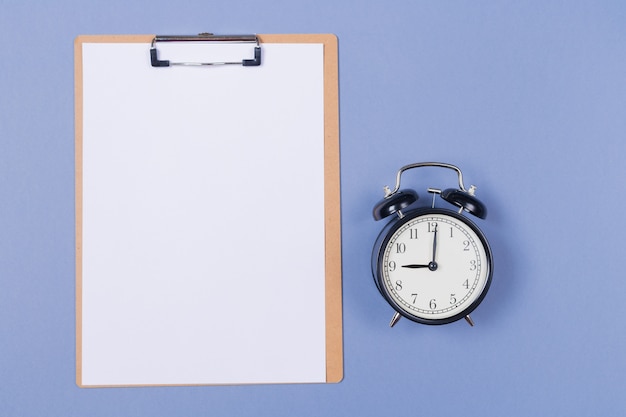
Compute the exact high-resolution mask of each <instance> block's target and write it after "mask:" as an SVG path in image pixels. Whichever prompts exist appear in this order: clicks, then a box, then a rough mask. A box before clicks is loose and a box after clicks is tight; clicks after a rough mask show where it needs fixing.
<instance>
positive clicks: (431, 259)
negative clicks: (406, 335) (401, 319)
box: [377, 209, 492, 324]
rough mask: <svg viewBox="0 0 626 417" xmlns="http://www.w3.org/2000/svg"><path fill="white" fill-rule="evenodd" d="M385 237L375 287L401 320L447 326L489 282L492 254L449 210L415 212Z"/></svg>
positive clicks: (480, 295) (477, 233) (464, 312)
mask: <svg viewBox="0 0 626 417" xmlns="http://www.w3.org/2000/svg"><path fill="white" fill-rule="evenodd" d="M383 235H384V236H385V237H384V239H383V241H382V242H381V246H380V250H379V252H378V257H377V269H378V271H377V285H378V287H379V289H380V290H381V292H382V293H383V295H384V296H385V298H386V299H387V301H389V303H390V304H391V305H392V306H393V307H394V308H395V309H396V310H397V311H398V312H400V313H401V314H402V315H404V316H406V317H408V318H410V319H412V320H415V321H418V322H422V323H426V324H443V323H449V322H452V321H455V320H458V319H460V318H462V317H465V316H466V315H468V314H469V313H470V312H471V311H472V310H473V309H474V308H476V307H477V306H478V304H479V303H480V302H481V301H482V299H483V297H484V296H485V294H486V292H487V289H488V288H489V284H490V282H491V272H492V261H491V251H490V249H489V245H488V244H487V241H486V239H485V238H484V236H483V234H482V232H480V230H479V229H478V228H477V227H476V226H475V225H474V224H473V223H472V222H470V221H469V220H467V219H465V218H464V217H461V216H460V215H458V214H456V213H454V212H452V211H449V210H443V209H429V210H416V211H414V212H409V213H407V214H406V217H404V218H403V219H401V220H399V221H398V222H397V223H396V224H394V226H393V227H391V229H389V230H388V231H387V232H386V233H385V232H383Z"/></svg>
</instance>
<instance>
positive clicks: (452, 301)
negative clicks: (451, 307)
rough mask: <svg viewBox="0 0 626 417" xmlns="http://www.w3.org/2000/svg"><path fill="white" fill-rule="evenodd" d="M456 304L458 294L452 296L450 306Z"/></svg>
mask: <svg viewBox="0 0 626 417" xmlns="http://www.w3.org/2000/svg"><path fill="white" fill-rule="evenodd" d="M454 303H456V294H450V304H454Z"/></svg>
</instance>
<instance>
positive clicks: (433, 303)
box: [428, 298, 437, 310]
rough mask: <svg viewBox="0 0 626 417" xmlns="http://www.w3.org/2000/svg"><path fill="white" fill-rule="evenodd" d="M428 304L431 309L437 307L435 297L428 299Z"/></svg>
mask: <svg viewBox="0 0 626 417" xmlns="http://www.w3.org/2000/svg"><path fill="white" fill-rule="evenodd" d="M428 306H429V307H430V309H431V310H434V309H436V308H437V300H436V299H434V298H433V299H432V300H430V303H428Z"/></svg>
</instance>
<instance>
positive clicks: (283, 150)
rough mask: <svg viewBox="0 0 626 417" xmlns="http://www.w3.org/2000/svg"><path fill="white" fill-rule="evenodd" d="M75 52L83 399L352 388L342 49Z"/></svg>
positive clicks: (98, 45)
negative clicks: (109, 390) (259, 388)
mask: <svg viewBox="0 0 626 417" xmlns="http://www.w3.org/2000/svg"><path fill="white" fill-rule="evenodd" d="M198 40H199V41H200V42H196V41H198ZM74 47H75V106H76V107H75V112H76V114H75V129H76V137H75V152H76V155H75V156H76V381H77V385H78V386H79V387H125V386H177V385H222V384H228V385H230V384H267V383H270V384H284V383H336V382H339V381H341V379H342V378H343V346H342V293H341V291H342V289H341V226H340V214H341V212H340V175H339V114H338V113H339V108H338V53H337V38H336V37H335V36H334V35H325V34H324V35H250V36H247V35H246V36H235V37H231V36H216V35H210V34H201V35H198V36H193V37H177V36H175V37H170V36H166V37H155V36H154V35H103V36H99V35H97V36H96V35H83V36H79V37H77V38H76V40H75V43H74ZM181 55H182V57H181ZM213 55H216V56H217V55H220V56H218V57H214V56H213ZM232 56H234V58H233V57H232ZM207 67H209V68H207Z"/></svg>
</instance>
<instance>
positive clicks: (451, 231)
mask: <svg viewBox="0 0 626 417" xmlns="http://www.w3.org/2000/svg"><path fill="white" fill-rule="evenodd" d="M450 237H454V227H452V226H450Z"/></svg>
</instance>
